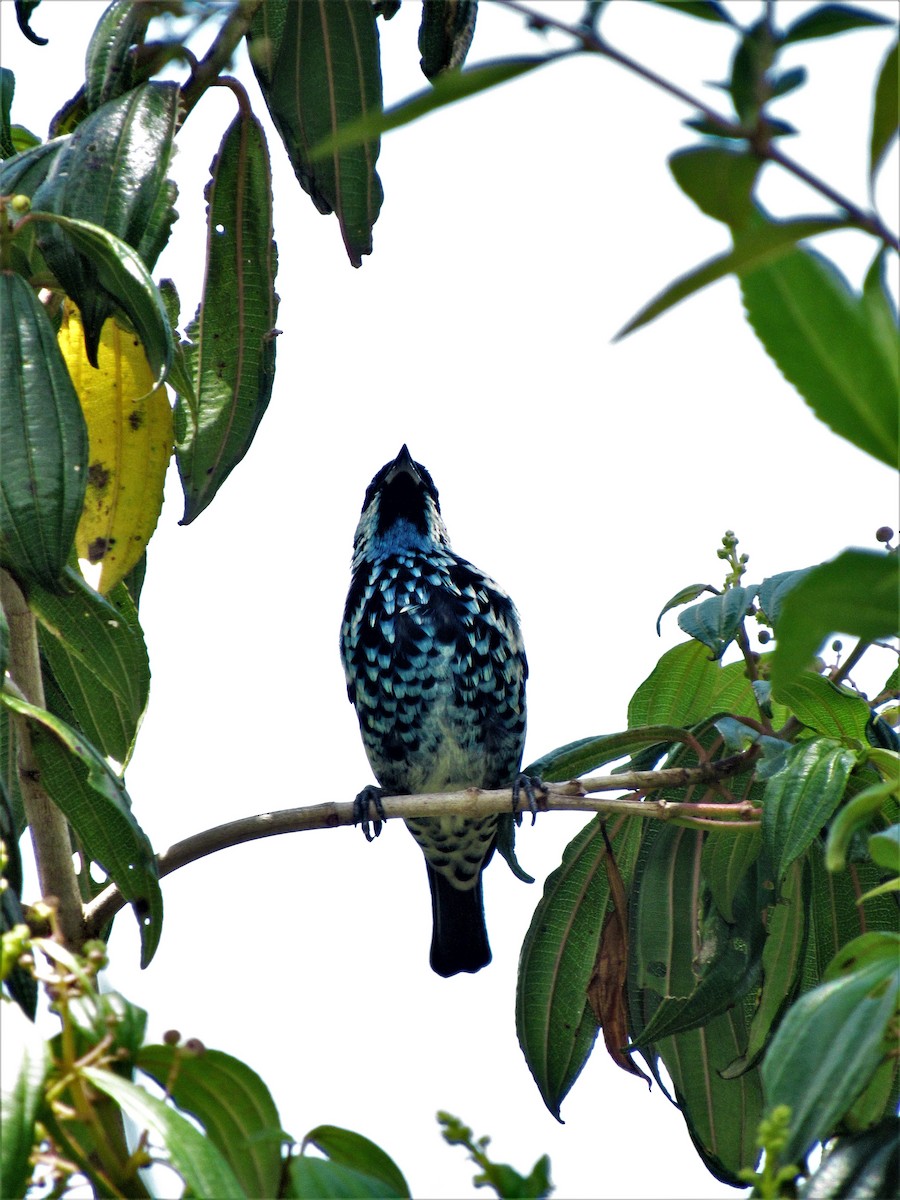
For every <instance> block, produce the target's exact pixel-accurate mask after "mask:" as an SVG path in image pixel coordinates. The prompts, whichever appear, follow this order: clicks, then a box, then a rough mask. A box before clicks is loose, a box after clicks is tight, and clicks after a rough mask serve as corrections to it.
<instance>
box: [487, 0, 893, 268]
mask: <svg viewBox="0 0 900 1200" xmlns="http://www.w3.org/2000/svg"><path fill="white" fill-rule="evenodd" d="M497 3H498V4H501V5H503V7H504V8H508V9H510V10H511V11H513V12H516V13H518V14H519V15H520V16H521V17H524V18H525V20H526V21H527V22H528V24H529V25H530V26H531V27H532V28H533V29H557V30H559V32H560V33H566V34H568V35H569V37H572V38H574V39H575V40H576V41H577V42H580V43H581V46H582V48H583V49H584V50H586V51H587V52H588V53H589V54H599V55H600V56H601V57H602V58H608V59H610V60H611V61H612V62H614V63H618V64H619V66H620V67H624V68H625V70H626V71H630V72H631V73H632V74H633V75H637V76H639V77H640V78H641V79H645V80H646V81H647V83H650V84H652V85H653V86H654V87H656V88H659V89H660V91H663V92H667V93H668V94H669V95H670V96H674V97H675V99H676V100H680V101H681V102H682V103H683V104H687V105H690V107H691V108H694V109H696V110H697V111H698V112H699V113H701V114H702V115H703V116H704V117H705V118H706V119H707V121H709V122H710V123H711V124H713V125H715V126H717V127H718V128H719V129H720V130H721V136H722V137H731V138H739V139H742V140H743V141H745V142H747V144H748V145H749V146H750V148H751V150H752V151H753V152H754V154H756V155H757V157H758V158H761V159H763V160H764V161H768V162H773V163H777V164H778V166H780V167H782V168H783V169H784V170H785V171H789V172H790V173H791V174H792V175H794V176H796V178H797V179H800V180H802V181H803V183H805V184H806V185H807V186H808V187H811V188H812V189H813V190H814V191H816V192H818V193H819V194H820V195H821V196H824V197H825V198H826V199H827V200H830V201H831V202H832V204H836V205H837V206H838V207H839V208H842V209H843V210H844V212H845V213H846V214H847V216H848V217H849V218H850V220H851V222H852V223H853V224H854V225H856V226H857V227H858V228H859V229H862V230H863V231H864V232H866V233H870V234H872V235H873V237H877V238H878V239H879V241H882V242H884V244H885V245H886V246H891V247H892V248H893V249H894V250H897V251H900V238H898V237H897V235H896V234H894V233H892V232H891V231H890V229H888V228H887V226H886V225H885V224H884V223H883V222H882V221H881V219H880V217H879V216H878V214H877V213H874V212H867V211H866V210H865V209H862V208H860V207H859V205H857V204H854V203H853V201H852V200H848V199H847V197H846V196H843V195H841V193H840V192H838V191H836V190H835V189H834V188H833V187H831V185H830V184H828V183H826V182H825V181H824V180H823V179H819V178H818V176H816V175H813V174H812V172H811V171H808V170H807V169H806V168H805V167H803V166H801V165H800V163H798V162H795V161H794V160H793V159H792V158H790V157H789V156H788V155H787V154H785V153H784V152H783V151H782V150H780V149H779V147H777V146H776V145H775V144H774V143H773V142H772V141H771V139H770V138H769V137H768V136H764V137H761V136H760V130H758V129H745V128H744V126H743V125H741V124H740V123H739V122H737V121H731V120H729V119H728V118H727V117H723V116H722V115H721V113H718V112H716V110H715V109H714V108H710V107H709V105H708V104H704V102H703V101H702V100H698V99H697V98H696V97H695V96H692V95H691V94H690V92H686V91H685V90H684V89H683V88H680V87H679V86H678V85H677V84H675V83H672V82H671V81H670V80H668V79H665V78H663V76H662V75H657V73H656V72H655V71H651V70H650V68H649V67H645V66H644V65H643V63H639V62H638V61H637V60H636V59H634V58H631V57H630V56H629V55H627V54H623V53H622V51H621V50H616V49H615V48H614V47H613V46H611V45H610V44H609V43H608V42H607V41H606V40H605V39H604V38H602V37H601V36H600V35H599V34H598V33H596V32H595V31H594V30H593V29H591V28H590V26H588V25H570V24H568V23H567V22H566V21H562V20H560V19H559V18H557V17H551V16H548V15H547V14H546V13H541V12H537V11H536V10H535V9H533V8H529V7H528V6H527V5H525V4H521V3H519V0H497Z"/></svg>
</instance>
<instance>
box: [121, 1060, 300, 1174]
mask: <svg viewBox="0 0 900 1200" xmlns="http://www.w3.org/2000/svg"><path fill="white" fill-rule="evenodd" d="M137 1066H138V1067H139V1068H140V1070H142V1071H144V1072H145V1074H147V1075H149V1076H150V1077H151V1078H152V1079H155V1080H156V1082H157V1083H158V1084H159V1085H160V1087H162V1088H165V1089H166V1090H167V1091H168V1092H169V1094H170V1095H171V1097H172V1099H173V1100H174V1101H175V1103H176V1104H177V1105H178V1107H179V1109H181V1110H182V1112H186V1113H189V1114H190V1115H191V1116H192V1117H196V1118H197V1120H198V1121H199V1122H200V1124H201V1125H202V1126H203V1128H204V1130H205V1131H206V1136H207V1137H208V1138H209V1140H210V1141H211V1142H212V1144H213V1145H214V1146H215V1147H216V1149H217V1150H218V1151H219V1152H220V1153H221V1155H222V1157H223V1158H224V1160H225V1161H226V1162H227V1163H228V1165H229V1166H230V1167H231V1169H232V1170H233V1171H234V1174H235V1176H236V1178H237V1179H238V1181H239V1183H240V1185H241V1187H242V1188H243V1190H244V1192H246V1194H247V1195H248V1196H276V1195H278V1189H279V1181H280V1178H281V1170H282V1165H283V1164H282V1158H281V1144H282V1142H283V1141H285V1140H287V1137H286V1135H285V1134H284V1133H283V1132H282V1129H281V1121H280V1118H279V1116H278V1109H277V1108H276V1107H275V1102H274V1100H273V1099H272V1096H271V1093H270V1092H269V1089H268V1088H267V1087H266V1085H265V1083H264V1082H263V1081H262V1079H260V1077H259V1076H258V1075H257V1074H256V1072H255V1071H253V1070H251V1068H250V1067H248V1066H247V1065H246V1064H245V1063H243V1062H241V1061H240V1060H239V1059H236V1058H232V1057H231V1055H230V1054H224V1053H223V1052H222V1051H221V1050H204V1051H203V1052H202V1053H201V1054H190V1053H188V1052H187V1051H185V1050H183V1049H179V1048H178V1047H176V1046H144V1047H143V1048H142V1049H141V1051H140V1053H139V1054H138V1058H137ZM170 1080H174V1082H173V1083H172V1084H171V1086H169V1081H170Z"/></svg>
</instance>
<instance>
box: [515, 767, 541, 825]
mask: <svg viewBox="0 0 900 1200" xmlns="http://www.w3.org/2000/svg"><path fill="white" fill-rule="evenodd" d="M523 792H524V793H525V799H526V800H527V801H528V808H529V810H530V812H531V823H532V825H533V824H534V823H535V821H536V820H537V813H538V808H539V803H538V793H539V792H540V793H545V792H546V788H545V787H544V783H543V780H541V779H540V778H539V777H538V776H537V775H517V776H516V777H515V779H514V780H513V785H512V810H513V816H514V817H515V819H516V824H517V825H521V824H522V813H521V800H522V793H523ZM541 799H543V795H542V796H541Z"/></svg>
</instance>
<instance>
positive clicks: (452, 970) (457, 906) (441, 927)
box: [426, 861, 491, 978]
mask: <svg viewBox="0 0 900 1200" xmlns="http://www.w3.org/2000/svg"><path fill="white" fill-rule="evenodd" d="M426 866H427V867H428V883H429V885H430V887H431V910H432V914H433V916H434V933H433V935H432V939H431V969H432V970H433V971H436V972H437V974H438V975H443V976H444V977H445V978H446V977H447V976H448V975H458V974H459V972H460V971H470V972H472V971H480V970H481V968H482V967H486V966H487V965H488V963H489V962H490V961H491V948H490V946H489V945H488V935H487V927H486V926H485V923H484V900H483V897H482V891H481V875H480V874H479V876H478V881H477V883H476V884H475V886H474V887H470V888H467V889H466V890H465V891H460V890H459V888H455V887H454V886H453V884H452V883H451V882H450V880H449V879H447V878H446V877H445V876H443V875H441V874H440V873H439V872H438V871H435V869H434V868H433V867H432V865H431V863H429V862H427V861H426Z"/></svg>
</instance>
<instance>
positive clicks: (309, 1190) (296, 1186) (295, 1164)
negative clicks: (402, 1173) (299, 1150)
mask: <svg viewBox="0 0 900 1200" xmlns="http://www.w3.org/2000/svg"><path fill="white" fill-rule="evenodd" d="M290 1174H291V1182H290V1193H289V1195H290V1196H292V1197H295V1198H296V1200H383V1198H384V1200H393V1198H394V1197H396V1196H397V1194H398V1193H397V1192H395V1191H393V1190H392V1189H391V1188H390V1187H388V1185H387V1184H386V1183H384V1182H383V1181H382V1180H381V1179H376V1178H374V1177H373V1176H371V1175H364V1174H362V1173H361V1172H360V1171H354V1170H353V1168H352V1167H345V1166H344V1165H343V1163H334V1162H330V1161H328V1160H327V1159H324V1158H312V1157H310V1155H308V1154H300V1155H297V1154H295V1155H293V1156H292V1158H291V1161H290Z"/></svg>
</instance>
